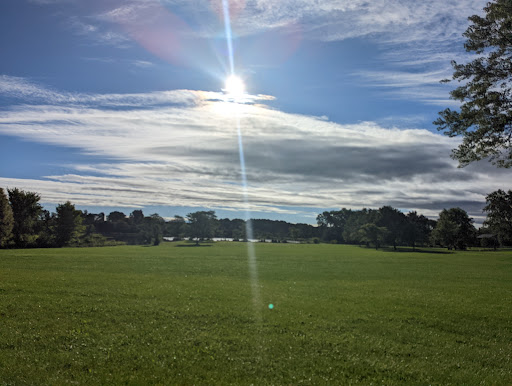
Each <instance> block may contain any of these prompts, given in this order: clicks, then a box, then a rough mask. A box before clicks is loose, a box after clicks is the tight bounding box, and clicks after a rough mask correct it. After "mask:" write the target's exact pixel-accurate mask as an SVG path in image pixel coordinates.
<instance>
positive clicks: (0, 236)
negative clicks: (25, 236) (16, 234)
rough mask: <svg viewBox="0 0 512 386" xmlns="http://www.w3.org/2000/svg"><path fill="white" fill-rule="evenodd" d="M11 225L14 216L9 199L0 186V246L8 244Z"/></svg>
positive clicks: (3, 246)
mask: <svg viewBox="0 0 512 386" xmlns="http://www.w3.org/2000/svg"><path fill="white" fill-rule="evenodd" d="M13 227H14V217H13V215H12V209H11V206H10V205H9V199H8V198H7V195H6V194H5V192H4V190H3V189H2V188H0V248H5V247H7V246H8V245H9V241H10V240H11V237H12V228H13Z"/></svg>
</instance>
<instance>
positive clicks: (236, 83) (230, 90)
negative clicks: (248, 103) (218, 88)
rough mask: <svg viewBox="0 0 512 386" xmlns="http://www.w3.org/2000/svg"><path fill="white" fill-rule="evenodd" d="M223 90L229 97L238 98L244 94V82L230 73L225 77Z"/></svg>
mask: <svg viewBox="0 0 512 386" xmlns="http://www.w3.org/2000/svg"><path fill="white" fill-rule="evenodd" d="M224 92H225V93H226V94H228V95H229V96H231V97H234V98H239V97H241V96H243V95H244V94H245V84H244V81H243V80H242V78H240V77H238V76H236V75H230V76H228V77H227V78H226V83H225V84H224Z"/></svg>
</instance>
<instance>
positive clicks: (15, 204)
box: [7, 188, 43, 248]
mask: <svg viewBox="0 0 512 386" xmlns="http://www.w3.org/2000/svg"><path fill="white" fill-rule="evenodd" d="M7 192H8V193H9V202H10V204H11V209H12V214H13V217H14V227H13V230H12V233H13V240H14V245H15V246H16V247H17V248H26V247H30V246H35V242H36V240H37V226H38V220H39V215H40V214H41V212H42V210H43V208H42V207H41V205H40V204H39V200H40V199H41V197H40V196H39V195H38V194H37V193H34V192H25V191H23V190H19V189H18V188H14V189H7Z"/></svg>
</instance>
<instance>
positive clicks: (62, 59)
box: [0, 0, 509, 223]
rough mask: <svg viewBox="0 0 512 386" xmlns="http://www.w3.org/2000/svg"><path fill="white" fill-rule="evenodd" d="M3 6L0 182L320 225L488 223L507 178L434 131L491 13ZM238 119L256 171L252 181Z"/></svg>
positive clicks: (332, 7) (133, 4) (45, 0)
mask: <svg viewBox="0 0 512 386" xmlns="http://www.w3.org/2000/svg"><path fill="white" fill-rule="evenodd" d="M228 3H229V6H230V24H231V31H232V34H233V40H232V43H233V52H234V55H233V63H234V68H235V72H236V73H237V75H239V76H240V77H241V78H243V80H244V82H245V84H246V90H247V95H246V97H245V98H244V99H243V100H242V101H235V102H233V101H232V100H226V95H225V94H224V93H223V92H222V88H223V87H224V82H225V79H226V77H227V75H229V73H230V60H229V54H228V49H227V44H226V33H225V31H226V29H225V24H224V17H223V8H222V1H221V0H192V1H190V0H187V1H185V0H161V1H157V0H128V1H120V0H106V1H105V0H104V1H99V0H95V1H84V0H3V1H2V2H1V4H0V52H1V53H2V60H1V61H0V154H1V156H0V164H1V167H0V186H2V187H4V188H5V187H8V188H13V187H19V188H21V189H25V190H30V191H36V192H39V193H40V194H41V196H42V202H43V203H44V204H45V206H46V207H47V208H48V209H50V210H53V209H54V207H55V205H56V204H58V203H62V202H64V201H66V200H70V201H71V202H73V203H75V204H76V205H77V207H79V208H80V209H88V210H89V211H92V212H99V211H103V212H107V213H108V212H110V211H112V210H122V211H124V212H125V213H127V214H128V213H130V212H131V211H132V210H134V209H143V210H144V212H145V213H146V214H150V213H154V212H158V213H159V214H161V215H162V216H164V217H169V218H170V217H172V216H173V215H175V214H179V215H185V214H186V213H189V212H191V211H195V210H199V209H205V208H208V209H213V210H215V211H216V212H217V214H218V216H219V217H230V218H234V217H243V216H244V214H243V213H244V210H245V209H246V206H247V205H248V206H249V209H250V211H251V213H252V215H253V216H254V217H259V218H271V219H284V220H288V221H292V222H306V223H315V217H316V215H317V214H318V213H320V212H322V211H323V210H330V209H338V208H341V207H348V208H354V209H360V208H363V207H370V208H377V207H380V206H382V205H392V206H394V207H396V208H399V209H401V210H403V211H404V212H407V211H409V210H417V211H418V212H421V213H423V214H425V215H428V216H431V217H436V216H437V214H438V213H439V211H440V210H442V209H443V208H449V207H454V206H460V207H462V208H464V209H466V210H467V211H468V212H469V213H470V214H471V215H472V216H473V217H474V218H475V219H476V220H477V222H481V221H482V219H483V217H482V216H483V213H482V207H483V205H484V197H485V195H486V194H487V193H490V192H491V191H493V190H496V189H499V188H507V187H506V186H504V181H507V180H508V178H509V176H508V175H507V173H506V172H505V171H502V170H499V169H495V168H494V167H492V166H491V165H489V164H487V163H485V162H484V163H480V164H475V165H471V166H469V167H466V168H464V169H458V168H457V164H456V162H455V161H453V160H451V159H450V157H449V154H450V149H452V148H453V147H455V146H456V145H457V143H458V142H459V140H458V139H451V138H447V137H445V136H443V135H441V134H439V133H437V131H436V130H435V127H434V126H433V125H432V121H433V120H435V119H436V116H437V112H438V111H440V110H442V109H444V108H445V107H456V106H457V104H455V103H454V101H451V100H450V99H449V91H450V90H451V89H452V88H453V87H454V85H445V84H440V83H439V81H440V80H442V79H445V78H448V77H450V75H451V72H452V71H451V66H450V60H452V59H455V60H458V61H465V60H468V56H467V54H466V53H465V52H464V50H463V42H464V40H463V37H462V33H463V32H464V30H465V29H466V27H467V25H468V24H467V17H468V16H470V15H473V14H476V13H482V8H483V6H484V5H485V3H486V1H480V0H443V1H441V0H432V1H429V2H424V3H419V2H413V1H409V0H376V1H371V2H368V1H363V0H352V1H341V0H337V1H329V0H324V1H322V0H320V1H306V0H293V1H292V0H289V1H288V0H282V1H270V0H238V1H229V2H228ZM236 116H239V117H240V128H241V131H242V133H243V143H244V152H245V156H246V159H245V162H246V167H247V181H248V188H247V199H248V200H247V202H248V203H246V202H245V200H244V189H243V186H242V183H241V181H242V176H241V172H240V162H239V158H238V155H239V152H238V139H237V127H236V121H237V120H236Z"/></svg>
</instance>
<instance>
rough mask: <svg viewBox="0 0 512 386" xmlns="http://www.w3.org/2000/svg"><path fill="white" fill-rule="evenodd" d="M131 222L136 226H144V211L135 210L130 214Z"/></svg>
mask: <svg viewBox="0 0 512 386" xmlns="http://www.w3.org/2000/svg"><path fill="white" fill-rule="evenodd" d="M130 221H131V222H132V223H133V224H136V225H138V224H142V222H143V221H144V213H143V212H142V210H140V209H139V210H134V211H133V212H132V213H130Z"/></svg>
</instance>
